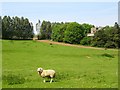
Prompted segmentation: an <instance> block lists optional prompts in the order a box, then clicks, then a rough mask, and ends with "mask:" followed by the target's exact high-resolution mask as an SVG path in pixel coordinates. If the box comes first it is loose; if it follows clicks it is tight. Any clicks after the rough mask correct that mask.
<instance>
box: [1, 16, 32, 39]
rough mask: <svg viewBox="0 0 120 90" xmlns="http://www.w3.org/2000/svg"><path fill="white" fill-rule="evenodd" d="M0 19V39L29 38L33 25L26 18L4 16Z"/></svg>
mask: <svg viewBox="0 0 120 90" xmlns="http://www.w3.org/2000/svg"><path fill="white" fill-rule="evenodd" d="M1 19H2V39H31V38H32V37H33V25H32V23H30V22H29V20H28V19H27V18H24V17H21V18H19V17H17V16H15V17H12V18H11V17H10V16H4V17H3V18H1Z"/></svg>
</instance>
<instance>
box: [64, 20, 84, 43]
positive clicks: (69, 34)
mask: <svg viewBox="0 0 120 90" xmlns="http://www.w3.org/2000/svg"><path fill="white" fill-rule="evenodd" d="M82 38H83V28H82V26H81V25H80V24H78V23H76V22H72V23H70V24H68V26H67V28H66V30H65V33H64V42H67V43H71V44H79V43H80V40H81V39H82Z"/></svg>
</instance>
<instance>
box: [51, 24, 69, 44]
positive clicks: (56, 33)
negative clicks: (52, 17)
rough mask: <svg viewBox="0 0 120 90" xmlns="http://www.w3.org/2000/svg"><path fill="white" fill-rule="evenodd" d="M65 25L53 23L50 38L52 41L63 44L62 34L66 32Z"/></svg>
mask: <svg viewBox="0 0 120 90" xmlns="http://www.w3.org/2000/svg"><path fill="white" fill-rule="evenodd" d="M66 27H67V24H63V23H60V24H57V23H53V26H52V36H51V39H52V40H53V41H58V42H63V39H64V32H65V30H66Z"/></svg>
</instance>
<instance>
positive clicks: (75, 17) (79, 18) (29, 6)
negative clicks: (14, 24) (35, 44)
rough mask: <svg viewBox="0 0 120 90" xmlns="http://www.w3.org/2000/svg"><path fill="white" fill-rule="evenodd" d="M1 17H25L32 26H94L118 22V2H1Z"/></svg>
mask: <svg viewBox="0 0 120 90" xmlns="http://www.w3.org/2000/svg"><path fill="white" fill-rule="evenodd" d="M0 4H1V10H0V12H2V16H5V15H9V16H11V17H13V16H19V17H22V16H23V17H26V18H28V19H29V20H30V22H33V24H34V26H35V24H36V23H37V22H38V20H40V21H41V22H42V21H43V20H46V21H50V22H78V23H80V24H82V23H88V24H93V25H95V26H106V25H114V23H115V22H117V21H118V2H7V1H6V2H1V3H0Z"/></svg>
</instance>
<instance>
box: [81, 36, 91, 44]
mask: <svg viewBox="0 0 120 90" xmlns="http://www.w3.org/2000/svg"><path fill="white" fill-rule="evenodd" d="M90 43H91V38H90V37H84V38H83V39H82V40H81V41H80V44H82V45H90Z"/></svg>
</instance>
